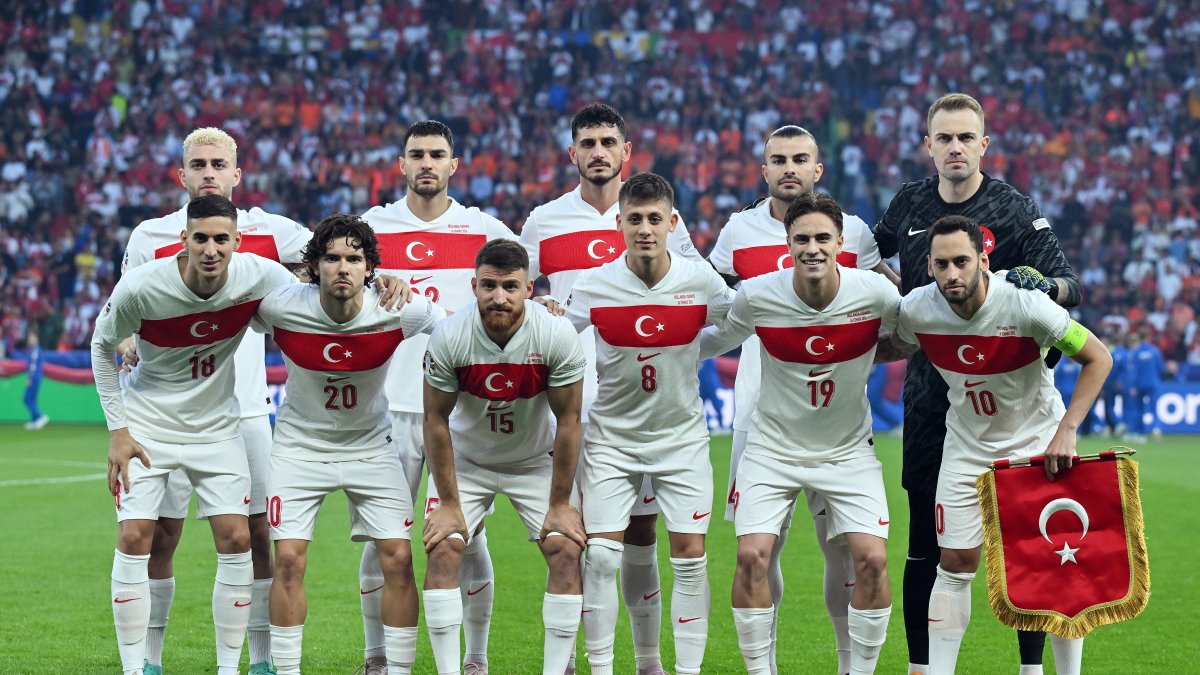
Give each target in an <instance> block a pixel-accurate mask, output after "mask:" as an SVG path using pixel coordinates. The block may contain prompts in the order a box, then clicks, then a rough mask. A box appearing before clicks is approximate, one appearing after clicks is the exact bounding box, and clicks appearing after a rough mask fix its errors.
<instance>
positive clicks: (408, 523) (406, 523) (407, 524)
mask: <svg viewBox="0 0 1200 675" xmlns="http://www.w3.org/2000/svg"><path fill="white" fill-rule="evenodd" d="M412 524H413V519H412V518H405V519H404V526H405V527H412Z"/></svg>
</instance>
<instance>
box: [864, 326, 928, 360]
mask: <svg viewBox="0 0 1200 675" xmlns="http://www.w3.org/2000/svg"><path fill="white" fill-rule="evenodd" d="M918 349H920V347H919V346H918V345H914V344H912V343H910V342H906V341H904V340H903V339H902V338H901V337H900V336H899V335H898V334H897V333H896V331H894V330H880V331H879V342H878V343H877V344H876V346H875V363H891V362H892V361H899V360H901V359H907V358H908V357H910V356H912V355H913V354H916V353H917V350H918Z"/></svg>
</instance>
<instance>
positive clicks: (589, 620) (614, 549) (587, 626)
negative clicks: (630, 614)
mask: <svg viewBox="0 0 1200 675" xmlns="http://www.w3.org/2000/svg"><path fill="white" fill-rule="evenodd" d="M624 548H625V547H624V546H622V545H621V544H620V543H619V542H615V541H612V540H611V539H602V538H599V537H595V538H592V539H588V548H587V557H586V558H585V559H584V564H583V610H582V612H583V638H584V644H585V645H587V655H588V663H589V664H591V666H592V673H593V674H594V675H612V672H613V641H614V639H615V633H616V630H617V602H618V601H617V569H618V568H619V567H620V566H621V550H622V549H624Z"/></svg>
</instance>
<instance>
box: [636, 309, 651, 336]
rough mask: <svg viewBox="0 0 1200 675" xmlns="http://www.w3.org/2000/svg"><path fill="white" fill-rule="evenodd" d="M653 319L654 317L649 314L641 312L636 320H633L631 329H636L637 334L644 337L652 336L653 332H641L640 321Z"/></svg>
mask: <svg viewBox="0 0 1200 675" xmlns="http://www.w3.org/2000/svg"><path fill="white" fill-rule="evenodd" d="M653 320H654V317H652V316H650V315H649V314H643V315H641V316H639V317H638V319H637V321H634V322H633V330H635V331H637V334H638V335H641V336H642V337H644V338H648V337H654V334H653V333H643V332H642V322H643V321H653Z"/></svg>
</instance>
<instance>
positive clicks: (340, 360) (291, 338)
mask: <svg viewBox="0 0 1200 675" xmlns="http://www.w3.org/2000/svg"><path fill="white" fill-rule="evenodd" d="M272 330H273V331H274V335H275V342H276V344H278V345H279V348H280V349H281V350H283V353H284V354H285V355H286V356H287V357H288V358H289V359H291V360H292V362H293V363H295V364H296V365H298V366H300V367H301V368H304V369H305V370H314V371H318V372H321V371H337V372H352V371H363V370H374V369H375V368H378V367H380V366H382V365H383V364H385V363H387V361H388V359H390V358H391V357H392V354H394V353H395V351H396V346H397V345H399V344H400V343H401V342H402V341H403V340H404V331H402V330H400V329H399V328H396V329H394V330H388V331H383V332H381V333H361V334H357V335H337V334H323V333H301V332H299V331H292V330H287V329H286V328H278V327H276V328H273V329H272Z"/></svg>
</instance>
